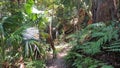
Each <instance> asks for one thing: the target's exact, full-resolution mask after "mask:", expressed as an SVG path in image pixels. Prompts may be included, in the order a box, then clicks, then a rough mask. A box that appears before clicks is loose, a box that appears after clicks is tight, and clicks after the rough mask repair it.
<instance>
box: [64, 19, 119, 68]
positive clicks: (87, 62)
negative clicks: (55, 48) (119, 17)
mask: <svg viewBox="0 0 120 68" xmlns="http://www.w3.org/2000/svg"><path fill="white" fill-rule="evenodd" d="M119 25H120V24H118V23H117V22H113V21H110V22H107V24H106V23H103V22H99V23H94V24H91V25H88V26H87V27H85V28H84V29H82V30H80V31H79V32H76V33H75V34H73V35H71V36H69V37H70V38H72V39H73V40H71V41H70V43H71V44H72V45H73V48H72V49H71V51H70V52H69V54H68V55H67V56H66V60H67V63H68V64H69V65H70V68H118V67H120V63H119V61H120V60H119V56H120V54H119V53H120V39H119V30H120V28H119Z"/></svg>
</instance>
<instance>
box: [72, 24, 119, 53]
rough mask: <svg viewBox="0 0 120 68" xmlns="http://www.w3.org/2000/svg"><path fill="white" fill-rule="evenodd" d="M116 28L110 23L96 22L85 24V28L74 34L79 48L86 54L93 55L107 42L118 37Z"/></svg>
mask: <svg viewBox="0 0 120 68" xmlns="http://www.w3.org/2000/svg"><path fill="white" fill-rule="evenodd" d="M118 36H119V35H118V30H117V29H115V28H114V27H113V26H112V25H109V26H106V25H105V24H104V23H96V24H92V25H89V26H87V27H86V28H85V29H83V30H82V31H80V32H79V33H77V35H74V37H75V38H77V41H76V43H78V44H77V45H79V46H80V47H79V49H81V51H82V52H84V53H86V54H91V55H94V54H96V53H99V52H102V51H101V49H102V47H103V46H104V44H106V43H107V42H111V41H112V40H117V39H118Z"/></svg>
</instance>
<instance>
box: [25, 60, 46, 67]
mask: <svg viewBox="0 0 120 68" xmlns="http://www.w3.org/2000/svg"><path fill="white" fill-rule="evenodd" d="M26 64H27V65H26V68H45V64H44V62H43V61H40V60H39V61H38V60H36V61H30V62H26Z"/></svg>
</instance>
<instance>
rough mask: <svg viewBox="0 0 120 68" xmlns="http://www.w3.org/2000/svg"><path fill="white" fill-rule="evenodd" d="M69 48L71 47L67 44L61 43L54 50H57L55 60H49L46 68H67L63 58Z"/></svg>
mask: <svg viewBox="0 0 120 68" xmlns="http://www.w3.org/2000/svg"><path fill="white" fill-rule="evenodd" d="M70 48H71V47H70V45H69V44H68V43H61V44H60V45H58V46H56V49H57V50H59V51H58V53H57V58H56V59H52V58H49V59H48V61H47V67H46V68H68V67H67V64H66V63H65V60H64V57H65V56H66V55H67V52H68V51H69V49H70Z"/></svg>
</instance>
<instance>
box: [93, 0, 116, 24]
mask: <svg viewBox="0 0 120 68" xmlns="http://www.w3.org/2000/svg"><path fill="white" fill-rule="evenodd" d="M116 11H117V7H116V0H93V2H92V14H93V16H92V18H93V22H100V21H103V22H105V21H109V20H114V19H116Z"/></svg>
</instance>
